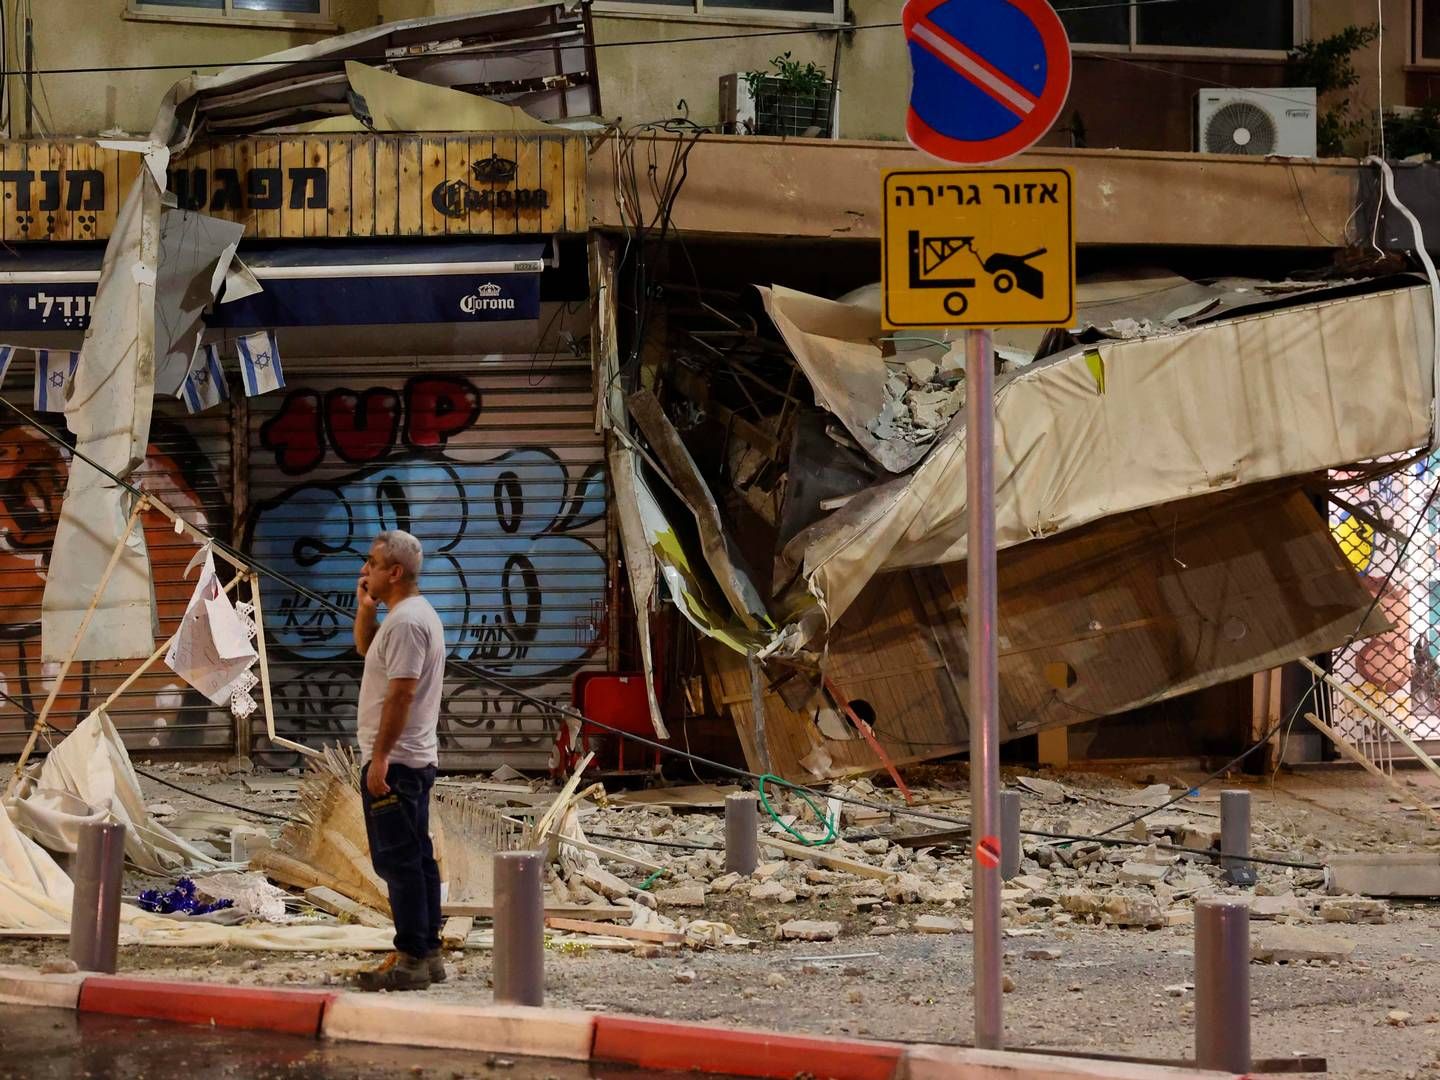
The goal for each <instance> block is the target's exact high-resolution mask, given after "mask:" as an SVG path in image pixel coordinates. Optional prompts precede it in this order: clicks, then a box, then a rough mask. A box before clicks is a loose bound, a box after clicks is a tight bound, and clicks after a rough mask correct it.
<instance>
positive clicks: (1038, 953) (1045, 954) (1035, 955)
mask: <svg viewBox="0 0 1440 1080" xmlns="http://www.w3.org/2000/svg"><path fill="white" fill-rule="evenodd" d="M1063 955H1065V954H1064V953H1062V952H1061V951H1060V950H1059V949H1026V950H1025V959H1026V960H1059V959H1060V957H1062V956H1063Z"/></svg>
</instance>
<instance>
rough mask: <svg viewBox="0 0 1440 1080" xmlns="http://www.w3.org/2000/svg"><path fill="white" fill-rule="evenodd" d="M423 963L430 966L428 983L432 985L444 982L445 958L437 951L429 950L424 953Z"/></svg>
mask: <svg viewBox="0 0 1440 1080" xmlns="http://www.w3.org/2000/svg"><path fill="white" fill-rule="evenodd" d="M425 963H427V964H429V965H430V981H431V982H432V983H442V982H444V981H445V978H446V975H445V957H444V955H443V954H442V953H441V952H440V950H439V949H431V950H430V951H429V952H428V953H426V954H425Z"/></svg>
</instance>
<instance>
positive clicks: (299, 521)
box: [247, 356, 607, 769]
mask: <svg viewBox="0 0 1440 1080" xmlns="http://www.w3.org/2000/svg"><path fill="white" fill-rule="evenodd" d="M311 363H312V365H314V364H315V362H311ZM337 372H338V373H342V374H337ZM286 380H287V386H286V388H285V389H284V390H283V391H281V392H278V393H273V394H268V395H265V396H263V397H259V398H254V399H251V401H250V403H249V405H250V420H249V424H248V431H249V469H248V474H249V493H248V507H249V512H248V522H249V525H248V528H247V534H248V537H247V538H248V543H249V546H250V550H251V552H252V553H253V554H254V556H255V557H256V558H258V559H260V560H262V561H265V562H267V563H269V564H271V565H272V566H274V567H276V568H278V569H280V570H282V571H283V572H284V573H286V574H288V575H291V576H293V577H294V578H295V579H297V580H298V581H300V582H302V583H303V584H304V585H306V586H307V587H309V588H311V589H313V590H315V591H316V592H319V593H323V594H324V595H326V596H329V597H330V598H332V599H333V600H334V601H335V602H337V603H339V604H341V605H343V606H344V607H346V608H347V609H349V610H353V608H354V604H355V584H356V578H357V576H358V574H359V570H360V565H361V562H362V561H363V559H364V557H365V554H366V553H367V552H368V551H369V547H370V542H371V541H372V539H373V538H374V536H375V534H376V533H377V532H379V531H381V530H382V529H385V528H403V529H407V530H408V531H410V532H413V533H415V534H416V535H417V536H418V537H419V538H420V540H421V542H422V543H423V544H424V547H425V569H424V572H423V575H422V581H421V587H422V591H423V592H424V594H425V595H426V596H427V597H428V598H429V599H430V601H431V603H433V604H434V605H435V607H436V610H437V611H438V612H439V613H440V616H441V619H442V620H443V621H444V623H445V626H446V643H447V646H448V650H449V655H450V657H451V658H452V660H465V661H468V662H470V663H472V664H473V665H475V666H476V667H479V668H481V669H483V670H484V671H486V672H488V673H490V674H492V675H493V676H495V677H496V678H498V679H501V680H503V681H504V682H506V683H509V684H512V685H514V686H516V687H520V688H523V689H524V690H526V691H528V692H529V693H531V694H534V695H536V696H538V697H540V698H542V699H544V700H545V701H566V702H568V701H569V698H570V681H571V678H572V677H573V676H574V674H575V673H576V672H578V671H581V670H584V669H587V668H603V667H604V665H605V642H604V640H603V637H604V635H603V626H604V624H605V602H606V580H607V577H606V554H605V546H606V519H605V513H606V502H607V500H606V477H605V471H604V453H603V443H602V441H601V438H600V436H599V435H597V434H596V433H595V431H594V427H593V417H594V397H593V391H592V388H591V377H590V366H589V364H588V362H585V361H571V360H554V361H552V360H551V359H550V358H548V357H541V358H539V359H538V360H537V359H534V358H532V357H530V356H522V357H484V358H465V359H445V360H435V361H429V360H418V361H415V362H413V364H412V366H410V367H408V368H407V369H405V370H397V362H396V361H394V360H391V361H387V362H385V363H384V364H381V363H380V362H378V361H377V362H373V363H369V364H366V363H361V362H357V361H354V360H343V359H337V360H334V361H331V362H327V363H325V365H324V369H323V373H321V371H320V369H319V368H318V366H312V367H311V368H310V371H309V373H305V372H303V371H302V370H301V369H298V368H297V367H296V366H295V365H294V364H291V363H287V365H286ZM264 589H265V591H264V593H263V600H264V614H265V627H266V633H267V635H268V637H267V641H268V642H269V648H270V664H271V678H272V683H273V687H274V700H275V712H276V730H277V733H278V734H281V735H284V736H286V737H288V738H291V739H295V740H297V741H305V742H308V743H309V744H311V745H319V744H321V743H324V742H330V741H336V739H337V737H338V738H339V740H340V741H346V742H348V741H350V740H351V739H353V735H354V731H355V701H356V697H357V694H358V690H359V680H360V674H361V661H360V658H359V656H358V655H357V654H356V652H355V649H354V646H353V642H352V637H351V624H350V621H349V620H348V619H343V618H338V617H336V616H335V615H334V614H333V613H331V612H329V611H326V610H324V609H322V608H319V607H318V606H316V605H314V604H313V603H312V602H309V601H307V600H306V599H305V598H303V597H301V596H300V595H299V594H297V593H296V592H294V591H293V590H291V589H288V588H286V587H285V586H284V585H282V584H279V583H274V582H266V583H265V585H264ZM555 724H556V716H555V714H554V712H553V711H552V710H550V709H546V708H542V707H540V706H537V705H534V704H533V703H530V702H527V701H525V700H523V699H522V698H520V697H518V696H517V695H516V694H514V693H511V692H508V691H505V690H501V689H497V688H496V687H494V686H491V685H489V684H487V683H486V682H484V681H483V680H481V679H478V678H475V677H473V676H470V675H467V674H465V673H463V672H461V671H459V670H457V669H456V668H455V667H454V666H453V665H452V667H451V668H450V670H449V672H448V673H447V678H446V688H445V699H444V704H443V707H442V715H441V721H440V731H441V765H442V767H446V768H494V767H496V766H498V765H500V764H502V763H509V764H511V765H513V766H515V767H517V768H531V769H534V768H542V767H544V766H545V765H546V764H547V762H548V759H549V753H550V747H551V744H552V741H553V732H554V729H555ZM255 731H256V748H255V754H256V760H257V761H259V762H264V763H269V764H275V765H283V764H291V763H293V761H294V758H293V756H292V755H290V754H288V753H285V752H277V751H275V750H272V749H270V748H269V743H268V740H267V739H266V738H265V736H264V729H263V724H262V723H261V722H260V718H258V717H257V721H256V725H255Z"/></svg>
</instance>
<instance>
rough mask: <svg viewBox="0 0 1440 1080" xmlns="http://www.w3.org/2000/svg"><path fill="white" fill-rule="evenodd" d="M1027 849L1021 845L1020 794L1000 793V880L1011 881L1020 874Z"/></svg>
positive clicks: (1013, 792)
mask: <svg viewBox="0 0 1440 1080" xmlns="http://www.w3.org/2000/svg"><path fill="white" fill-rule="evenodd" d="M1024 854H1025V849H1024V848H1023V847H1022V846H1021V843H1020V793H1019V792H1018V791H1002V792H1001V793H1000V879H1001V880H1002V881H1009V880H1010V879H1011V878H1013V877H1015V876H1016V875H1017V874H1019V873H1020V860H1021V858H1023V857H1024Z"/></svg>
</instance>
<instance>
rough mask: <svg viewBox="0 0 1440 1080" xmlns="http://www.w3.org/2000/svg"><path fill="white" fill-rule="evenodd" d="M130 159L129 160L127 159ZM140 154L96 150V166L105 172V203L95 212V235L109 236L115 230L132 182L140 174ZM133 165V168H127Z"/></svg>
mask: <svg viewBox="0 0 1440 1080" xmlns="http://www.w3.org/2000/svg"><path fill="white" fill-rule="evenodd" d="M127 158H128V159H130V160H129V161H127V160H126V159H127ZM140 162H141V158H140V155H139V154H122V153H121V152H120V151H118V150H100V149H97V150H96V151H95V167H96V168H98V169H99V170H100V171H101V172H103V173H104V174H105V205H104V206H103V207H101V208H100V209H99V210H97V211H96V212H95V235H96V236H98V237H108V236H109V235H110V234H111V233H113V232H114V231H115V218H116V217H117V215H118V214H119V213H120V207H121V205H122V204H123V203H124V202H125V196H127V195H128V194H130V187H129V185H130V184H133V183H134V182H135V180H134V178H135V177H136V176H138V175H139V174H140ZM127 165H133V166H134V168H133V170H127V169H126V166H127Z"/></svg>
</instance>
